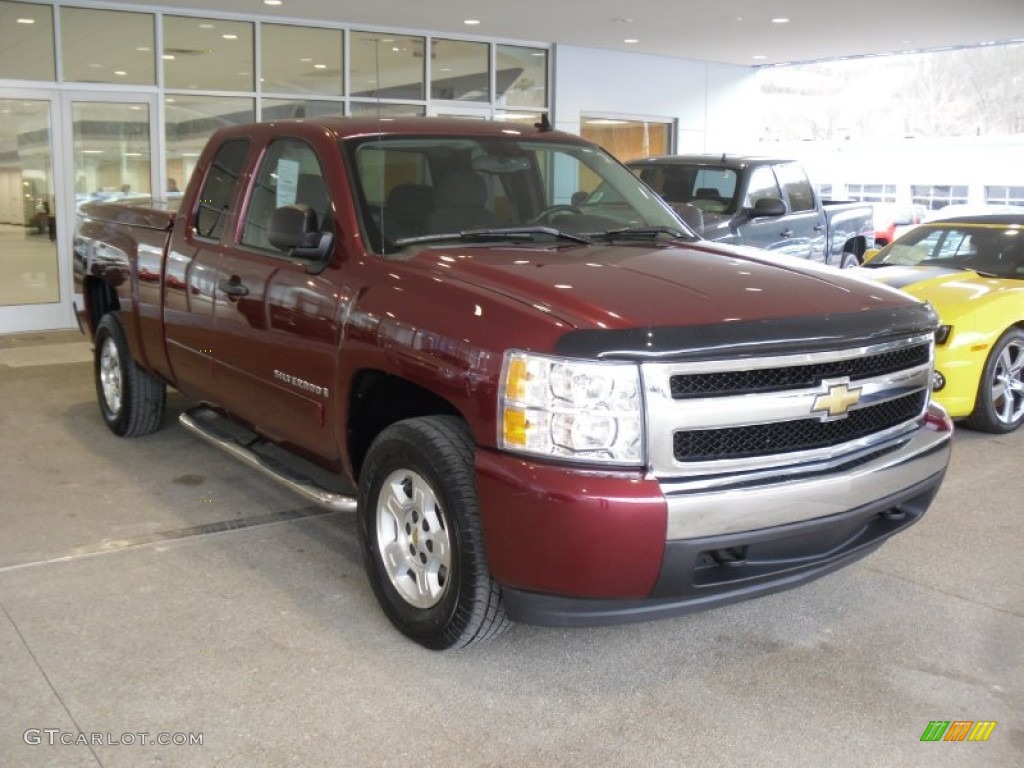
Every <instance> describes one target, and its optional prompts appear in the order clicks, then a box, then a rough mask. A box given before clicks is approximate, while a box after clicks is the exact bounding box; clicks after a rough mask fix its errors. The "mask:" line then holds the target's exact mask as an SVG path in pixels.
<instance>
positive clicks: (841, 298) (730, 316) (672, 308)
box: [407, 242, 915, 331]
mask: <svg viewBox="0 0 1024 768" xmlns="http://www.w3.org/2000/svg"><path fill="white" fill-rule="evenodd" d="M407 263H408V264H409V266H410V267H413V268H417V269H426V270H429V271H431V272H432V273H434V274H435V275H436V276H443V277H444V278H446V279H448V280H453V279H454V280H459V281H463V282H466V283H469V284H472V285H474V286H477V287H479V288H482V289H485V290H487V291H492V292H494V293H496V294H500V295H502V296H505V297H508V298H511V299H514V300H517V301H519V302H522V303H523V304H526V305H529V306H531V307H533V308H535V309H536V310H537V311H540V312H544V313H547V314H548V315H549V316H552V317H555V318H558V319H559V320H561V321H563V322H565V323H566V324H568V325H570V326H572V327H575V328H577V329H587V330H600V329H608V330H612V329H620V330H622V329H633V330H635V329H645V328H647V329H649V328H670V327H676V328H678V327H693V326H721V325H723V324H746V323H752V322H753V323H757V322H764V321H768V320H775V319H778V318H786V319H793V318H805V319H806V318H814V321H813V323H808V322H806V320H805V321H804V325H805V326H806V325H811V324H815V323H816V324H818V325H819V326H820V325H821V322H820V321H821V317H822V316H824V315H830V316H834V315H850V314H856V313H862V314H863V313H865V312H866V311H870V310H879V312H881V313H885V312H888V311H891V310H893V309H898V308H901V307H906V306H907V305H910V304H915V302H913V301H912V300H910V299H908V298H907V297H906V296H905V295H903V294H901V293H900V292H898V291H895V290H890V289H887V288H885V287H884V286H881V285H878V284H876V283H872V282H870V281H866V280H862V279H857V278H854V277H851V276H848V275H846V274H843V273H841V272H839V271H838V270H835V269H831V268H829V267H822V266H818V265H814V264H810V263H808V262H805V261H803V260H799V259H791V258H787V257H780V256H776V255H774V254H772V255H769V254H766V253H765V252H763V251H758V250H755V249H752V248H742V247H729V246H722V245H720V244H711V243H706V242H702V243H694V244H689V245H684V244H678V243H677V244H674V245H671V246H651V245H650V244H644V245H639V244H627V245H593V246H560V247H550V248H539V247H536V246H531V247H521V246H502V247H478V246H473V247H465V246H464V245H463V246H460V247H458V248H452V247H428V248H424V249H422V250H420V251H419V252H418V253H416V254H414V255H413V256H412V257H411V258H410V259H409V261H408V262H407ZM889 322H890V326H892V321H891V319H890V321H889ZM818 330H819V331H820V330H821V329H820V328H819V329H818Z"/></svg>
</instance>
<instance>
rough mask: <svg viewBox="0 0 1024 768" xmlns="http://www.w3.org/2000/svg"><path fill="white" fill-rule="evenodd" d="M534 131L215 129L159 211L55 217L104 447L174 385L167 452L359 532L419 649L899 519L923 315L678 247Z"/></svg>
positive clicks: (837, 281)
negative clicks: (68, 242) (89, 346)
mask: <svg viewBox="0 0 1024 768" xmlns="http://www.w3.org/2000/svg"><path fill="white" fill-rule="evenodd" d="M546 128H547V126H541V127H538V128H536V129H534V128H525V127H523V126H519V125H512V124H499V123H475V122H472V121H447V120H433V119H423V120H404V119H401V120H398V119H380V120H355V119H341V118H337V119H323V120H305V121H289V122H280V123H267V124H255V125H247V126H240V127H235V128H230V129H225V130H222V131H220V132H218V133H217V134H215V135H214V136H213V138H212V139H211V140H210V142H209V144H208V146H207V147H206V149H205V151H204V153H203V155H202V157H201V158H200V161H199V164H198V166H197V168H196V171H195V173H194V175H193V177H192V179H191V181H190V183H189V186H188V189H187V190H186V192H185V194H184V196H183V199H182V201H181V205H180V208H178V209H177V210H173V211H172V210H164V209H162V208H161V207H160V205H159V204H152V203H151V204H147V205H136V206H132V205H124V204H120V205H118V204H103V203H97V204H92V205H88V206H85V207H83V209H82V211H81V215H80V220H79V224H78V228H77V232H76V236H75V266H76V274H77V275H78V277H79V278H80V280H81V293H82V297H83V300H84V301H83V303H82V306H81V307H80V310H81V316H82V317H83V319H84V322H85V324H86V325H87V327H88V329H89V333H91V334H93V336H94V338H95V351H96V365H95V372H96V384H97V393H98V397H99V403H100V409H101V411H102V414H103V417H104V419H105V420H106V422H107V424H108V425H109V426H110V428H111V429H112V430H113V432H114V433H116V434H118V435H124V436H137V435H144V434H146V433H149V432H151V431H153V430H155V429H157V428H158V427H159V426H160V425H161V417H162V412H163V406H164V399H165V391H166V386H167V385H170V386H173V387H176V388H177V389H179V390H180V391H181V392H182V393H184V394H185V395H186V396H187V397H188V398H189V399H190V400H192V401H194V402H195V403H196V406H195V407H194V408H192V409H190V410H188V411H186V412H185V413H184V414H183V415H182V417H181V421H182V423H183V424H185V425H186V426H187V427H188V428H189V429H191V430H193V431H194V432H196V433H197V434H200V435H202V436H204V437H205V438H207V439H209V440H210V441H212V442H214V443H215V444H217V445H218V446H220V447H222V448H225V449H227V450H229V451H230V452H232V453H233V454H234V455H236V456H237V457H239V458H241V459H243V460H245V461H247V462H248V463H250V464H252V465H253V466H254V467H257V468H259V469H261V470H263V471H264V472H266V473H268V474H270V475H271V476H273V477H275V478H277V479H279V480H281V481H283V482H285V483H287V484H288V485H289V486H291V487H292V488H294V489H295V490H296V491H298V492H300V493H302V494H304V495H305V496H306V497H307V498H309V499H311V500H313V501H315V502H317V503H319V504H323V505H326V506H328V507H330V508H333V509H341V510H355V511H356V513H357V515H358V519H359V524H360V531H361V535H362V539H363V548H364V553H365V563H366V569H367V572H368V574H369V578H370V582H371V584H372V586H373V589H374V591H375V593H376V596H377V598H378V600H379V602H380V604H381V606H382V608H383V609H384V611H385V612H386V614H387V615H388V617H389V618H390V619H391V621H392V622H393V623H394V624H395V626H397V627H398V629H399V630H401V631H402V632H404V633H405V634H406V635H408V636H409V637H411V638H413V639H414V640H416V641H417V642H419V643H421V644H423V645H425V646H427V647H431V648H449V647H457V646H462V645H466V644H468V643H471V642H473V641H476V640H480V639H484V638H487V637H490V636H492V635H494V634H496V633H497V632H499V631H500V630H502V629H503V628H504V627H505V626H507V624H508V621H509V619H512V620H519V621H525V622H531V623H540V624H599V623H610V622H622V621H631V620H638V619H647V618H656V617H662V616H671V615H678V614H681V613H685V612H688V611H692V610H696V609H699V608H704V607H710V606H713V605H718V604H723V603H727V602H731V601H734V600H739V599H743V598H747V597H753V596H756V595H760V594H764V593H767V592H770V591H773V590H777V589H782V588H786V587H791V586H795V585H798V584H800V583H803V582H805V581H807V580H809V579H812V578H814V577H816V576H820V575H822V574H824V573H827V572H829V571H831V570H833V569H835V568H838V567H840V566H842V565H845V564H847V563H849V562H851V561H853V560H855V559H856V558H858V557H860V556H862V555H864V554H866V553H868V552H870V551H872V550H873V549H874V548H876V547H877V546H878V545H879V544H881V543H882V541H884V539H886V538H887V537H888V536H890V535H892V534H894V533H896V532H897V531H900V530H901V529H903V528H905V527H907V526H909V525H910V524H912V523H913V522H915V521H916V520H918V519H919V518H920V517H921V516H922V515H923V514H924V512H925V510H926V508H927V507H928V505H929V503H930V501H931V499H932V497H933V496H934V494H935V492H936V491H937V489H938V487H939V484H940V483H941V480H942V477H943V474H944V472H945V469H946V465H947V462H948V458H949V438H950V435H951V425H950V422H949V420H948V418H946V416H945V414H944V413H943V412H942V411H941V410H940V409H939V408H937V407H936V406H934V405H932V404H931V403H930V401H929V384H930V381H931V376H932V338H933V333H934V331H935V327H936V318H935V315H934V314H933V313H932V311H931V310H930V309H929V308H928V307H926V306H924V305H922V304H918V303H916V302H914V301H912V300H911V299H909V298H907V297H906V296H905V295H903V294H901V293H898V292H896V291H891V290H889V289H887V288H885V287H883V286H880V285H876V284H870V283H867V282H862V281H860V280H858V279H857V278H855V277H851V276H848V275H846V274H842V273H840V272H838V271H836V270H832V269H829V268H826V267H820V266H815V265H811V264H805V263H800V262H796V261H794V262H792V263H777V262H773V261H772V260H771V259H770V258H766V257H764V256H763V255H762V253H761V252H759V251H755V250H753V249H743V248H738V247H730V246H724V245H720V244H715V243H709V242H706V241H701V240H699V239H698V238H696V237H694V236H693V235H692V233H690V232H689V231H688V230H687V229H686V227H685V225H684V224H682V223H681V222H680V220H679V219H678V218H677V216H676V215H675V214H674V213H673V212H672V210H671V209H670V208H668V207H667V206H666V204H665V203H663V202H661V201H660V200H659V199H658V198H657V196H656V195H654V194H653V193H652V192H651V191H650V190H649V189H648V188H647V187H646V186H645V185H643V184H642V183H641V182H640V181H639V180H638V179H637V178H636V177H635V176H633V175H632V174H631V173H630V172H629V171H628V170H627V169H626V168H624V167H623V166H622V165H620V164H619V163H618V162H616V161H615V160H613V159H612V158H611V157H610V156H609V155H607V154H606V153H605V152H603V151H602V150H600V149H599V148H597V147H596V146H594V145H592V144H590V143H587V142H585V141H583V140H582V139H580V138H578V137H575V136H571V135H568V134H562V133H558V132H553V131H550V130H546ZM599 185H602V189H604V190H605V191H607V190H613V191H614V194H604V195H601V196H599V197H600V200H599V201H598V200H594V201H591V202H588V200H587V196H586V195H584V194H579V193H581V192H592V191H593V190H594V189H596V188H597V187H598V186H599ZM581 200H582V201H583V202H582V203H581V202H579V201H581ZM574 201H576V202H575V203H574Z"/></svg>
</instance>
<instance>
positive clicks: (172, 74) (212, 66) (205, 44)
mask: <svg viewBox="0 0 1024 768" xmlns="http://www.w3.org/2000/svg"><path fill="white" fill-rule="evenodd" d="M252 42H253V41H252V24H250V23H249V22H246V21H225V20H224V19H200V18H192V17H185V16H165V17H164V50H163V66H164V86H165V87H167V88H185V89H188V90H200V91H251V90H253V82H254V81H253V53H252V50H253V48H252Z"/></svg>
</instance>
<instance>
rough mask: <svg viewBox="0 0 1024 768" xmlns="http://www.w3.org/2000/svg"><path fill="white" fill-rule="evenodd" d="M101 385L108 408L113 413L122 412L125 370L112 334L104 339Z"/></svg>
mask: <svg viewBox="0 0 1024 768" xmlns="http://www.w3.org/2000/svg"><path fill="white" fill-rule="evenodd" d="M100 387H101V388H102V390H103V400H104V402H105V403H106V405H107V410H108V411H110V413H112V414H118V413H120V412H121V400H122V397H123V393H124V371H123V370H122V368H121V356H120V355H119V354H118V352H117V344H115V343H114V340H113V339H112V338H111V337H110V336H107V337H106V338H105V339H103V347H102V349H100Z"/></svg>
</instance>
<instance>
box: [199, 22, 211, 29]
mask: <svg viewBox="0 0 1024 768" xmlns="http://www.w3.org/2000/svg"><path fill="white" fill-rule="evenodd" d="M199 28H200V29H213V24H210V23H209V22H206V23H204V24H200V25H199Z"/></svg>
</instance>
